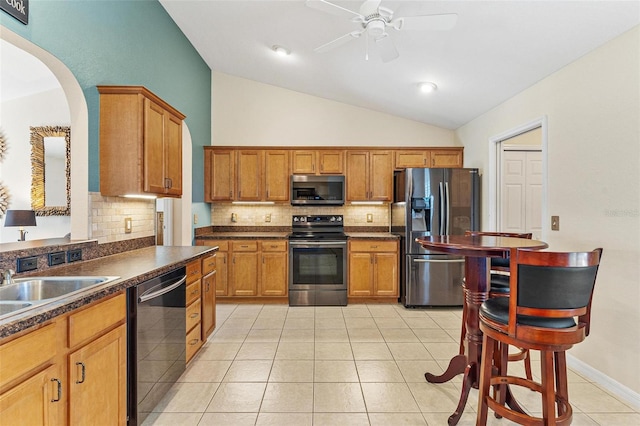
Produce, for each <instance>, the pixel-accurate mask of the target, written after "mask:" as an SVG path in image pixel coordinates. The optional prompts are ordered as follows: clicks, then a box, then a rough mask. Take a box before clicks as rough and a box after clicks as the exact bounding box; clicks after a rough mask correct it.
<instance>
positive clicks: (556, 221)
mask: <svg viewBox="0 0 640 426" xmlns="http://www.w3.org/2000/svg"><path fill="white" fill-rule="evenodd" d="M551 230H552V231H559V230H560V216H551Z"/></svg>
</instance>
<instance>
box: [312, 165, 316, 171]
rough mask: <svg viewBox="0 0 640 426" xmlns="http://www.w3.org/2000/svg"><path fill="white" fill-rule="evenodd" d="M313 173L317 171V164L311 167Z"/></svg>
mask: <svg viewBox="0 0 640 426" xmlns="http://www.w3.org/2000/svg"><path fill="white" fill-rule="evenodd" d="M311 171H312V172H315V171H316V165H315V164H312V165H311Z"/></svg>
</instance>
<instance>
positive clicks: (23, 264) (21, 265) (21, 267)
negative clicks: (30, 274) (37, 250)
mask: <svg viewBox="0 0 640 426" xmlns="http://www.w3.org/2000/svg"><path fill="white" fill-rule="evenodd" d="M35 269H38V258H37V257H36V256H31V257H21V258H19V259H18V268H17V271H18V272H26V271H33V270H35Z"/></svg>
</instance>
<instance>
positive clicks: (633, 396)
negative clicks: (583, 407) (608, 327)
mask: <svg viewBox="0 0 640 426" xmlns="http://www.w3.org/2000/svg"><path fill="white" fill-rule="evenodd" d="M567 365H568V366H569V367H570V368H571V369H572V370H573V371H575V372H576V373H578V374H580V375H581V376H584V377H585V378H587V379H589V380H591V381H592V382H594V383H596V384H598V385H600V386H601V387H603V388H604V389H606V390H607V391H609V392H611V393H612V394H614V395H615V396H616V397H618V398H620V399H622V400H624V401H625V402H627V403H628V404H629V405H631V406H632V407H633V408H634V409H635V410H636V411H637V410H640V393H638V392H635V391H633V390H632V389H629V388H628V387H626V386H625V385H623V384H621V383H619V382H617V381H615V380H613V379H612V378H611V377H609V376H607V375H606V374H604V373H602V372H601V371H599V370H596V369H595V368H593V367H591V366H590V365H589V364H586V363H584V362H582V361H580V360H579V359H578V358H576V357H574V356H572V355H570V354H567Z"/></svg>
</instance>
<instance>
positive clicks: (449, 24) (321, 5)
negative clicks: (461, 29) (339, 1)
mask: <svg viewBox="0 0 640 426" xmlns="http://www.w3.org/2000/svg"><path fill="white" fill-rule="evenodd" d="M380 3H381V0H366V1H365V2H364V3H362V5H361V6H360V9H359V11H358V12H355V11H353V10H350V9H346V8H344V7H342V6H338V5H336V4H333V3H331V2H328V1H326V0H307V1H306V5H307V6H308V7H310V8H312V9H316V10H320V11H322V12H327V13H330V14H332V15H338V16H342V17H347V18H349V19H350V20H351V22H353V23H354V24H357V25H359V26H360V27H362V29H361V30H356V31H352V32H350V33H347V34H345V35H343V36H341V37H338V38H337V39H335V40H332V41H330V42H328V43H325V44H323V45H322V46H319V47H317V48H315V49H314V50H315V51H316V52H319V53H323V52H327V51H329V50H331V49H333V48H335V47H338V46H340V45H342V44H345V43H346V42H348V41H351V40H353V39H355V38H359V37H360V36H361V35H362V34H363V33H366V35H367V36H368V37H371V38H373V40H374V41H375V45H376V46H377V49H378V51H379V52H380V58H381V59H382V62H390V61H392V60H394V59H396V58H397V57H398V56H399V53H398V50H397V49H396V47H395V45H394V43H393V40H391V37H389V33H388V32H387V29H388V28H389V29H393V30H395V31H402V30H404V31H412V30H419V31H421V30H436V31H437V30H450V29H451V28H453V27H454V26H455V24H456V21H457V19H458V15H456V14H455V13H447V14H443V15H418V16H405V17H401V18H396V19H394V18H393V11H392V10H391V9H388V8H386V7H381V6H380ZM368 37H367V41H368V40H369V39H368ZM365 58H366V59H368V58H369V52H368V44H367V52H366V54H365Z"/></svg>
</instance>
